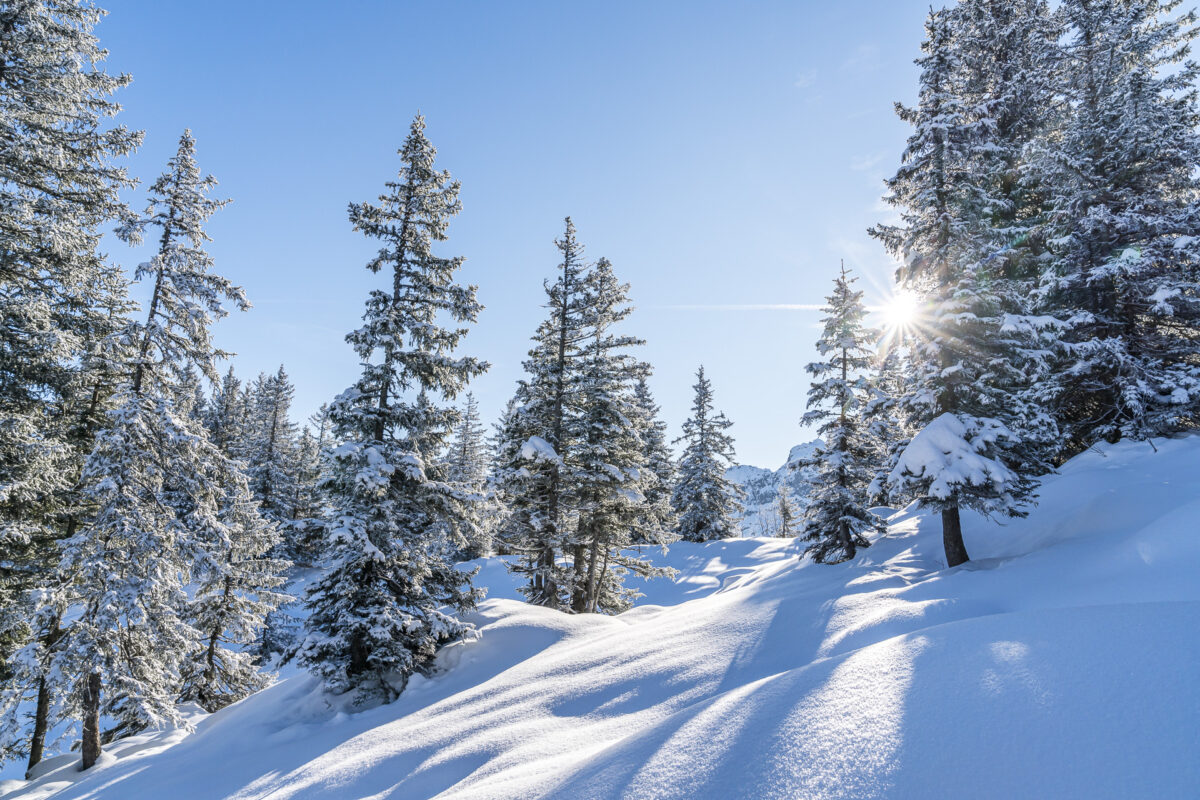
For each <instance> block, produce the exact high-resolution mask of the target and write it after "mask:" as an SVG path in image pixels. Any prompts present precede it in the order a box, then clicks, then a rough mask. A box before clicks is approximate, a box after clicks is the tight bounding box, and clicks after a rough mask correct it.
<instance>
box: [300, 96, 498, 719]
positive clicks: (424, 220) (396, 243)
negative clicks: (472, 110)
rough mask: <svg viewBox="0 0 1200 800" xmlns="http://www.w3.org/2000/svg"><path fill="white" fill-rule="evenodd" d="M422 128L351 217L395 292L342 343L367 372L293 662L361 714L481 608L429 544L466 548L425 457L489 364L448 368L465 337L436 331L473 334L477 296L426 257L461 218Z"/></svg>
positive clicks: (339, 453)
mask: <svg viewBox="0 0 1200 800" xmlns="http://www.w3.org/2000/svg"><path fill="white" fill-rule="evenodd" d="M424 130H425V120H424V118H422V117H421V116H419V115H418V116H417V117H416V118H415V119H414V120H413V123H412V126H411V128H410V131H409V134H408V137H407V138H406V139H405V141H404V144H403V146H402V148H401V149H400V157H401V160H402V167H401V169H400V174H399V177H398V179H397V180H395V181H391V182H389V183H388V184H387V193H386V194H384V195H382V196H381V197H380V199H379V203H378V204H377V205H376V204H371V203H362V204H357V203H356V204H351V206H350V221H351V223H352V224H353V226H354V228H355V229H356V230H359V231H361V232H362V233H363V234H365V235H366V236H369V237H371V238H373V239H378V240H380V241H381V244H382V246H381V248H380V250H379V252H378V254H377V255H376V256H375V257H374V258H373V259H371V261H370V262H368V264H367V268H368V269H369V270H370V271H371V272H373V273H378V272H380V271H385V274H387V275H388V277H389V278H390V280H389V284H390V288H389V290H387V291H384V290H373V291H372V292H371V294H370V297H369V298H368V300H367V307H366V313H365V315H364V325H363V326H362V327H361V328H359V329H358V330H356V331H353V332H352V333H350V334H349V335H348V336H347V341H349V342H350V344H351V345H352V346H353V347H354V349H355V351H356V352H357V353H358V356H359V358H360V359H361V360H362V364H363V372H362V376H361V377H360V378H359V379H358V381H357V382H356V383H355V384H354V385H353V386H352V387H350V388H349V389H348V390H346V391H345V392H343V393H342V394H341V395H340V396H339V397H338V398H337V399H336V400H335V401H334V403H333V405H332V406H331V407H330V413H329V416H330V420H331V421H332V423H333V426H334V432H335V435H336V437H337V438H338V439H339V440H340V442H341V444H340V445H339V446H338V447H337V449H336V450H335V451H334V453H333V464H332V465H331V471H330V475H329V477H328V478H327V480H326V481H325V484H324V489H325V491H326V492H328V495H329V500H330V503H331V505H332V510H331V519H330V520H329V523H328V526H327V534H326V547H327V552H328V557H329V558H330V559H331V561H332V569H331V570H330V571H329V572H328V573H327V574H326V575H325V577H323V578H322V579H321V580H320V581H319V582H318V583H317V584H316V585H315V586H314V587H313V588H312V589H311V590H310V592H309V595H308V600H307V607H308V609H309V616H308V619H307V620H306V622H305V635H304V639H303V640H302V641H301V642H300V643H299V645H298V646H297V648H296V649H295V651H294V654H295V656H296V657H297V658H298V660H299V662H300V663H301V664H302V665H304V666H306V667H308V668H309V669H310V670H311V671H312V672H313V673H314V674H315V675H317V676H318V677H320V678H321V679H322V680H323V681H324V683H325V686H326V687H327V688H328V689H329V690H330V691H333V692H336V693H343V692H347V691H351V690H353V691H355V692H356V693H357V695H356V697H357V699H358V700H359V701H362V702H366V701H369V700H373V699H379V700H383V701H390V700H392V699H394V698H395V697H396V696H397V695H398V694H399V692H400V691H402V690H403V687H404V685H405V684H406V682H407V680H408V677H409V676H410V675H411V674H412V673H414V672H427V671H428V670H429V669H430V668H431V667H432V663H433V657H434V656H435V655H436V653H437V651H438V650H439V649H440V648H441V646H442V645H444V644H446V643H448V642H451V641H455V640H457V639H461V638H463V637H464V636H468V635H470V634H471V631H472V627H471V625H470V624H468V623H466V622H464V621H462V620H461V619H460V618H459V617H457V616H456V615H455V614H456V612H463V611H466V610H468V609H470V608H471V607H472V606H473V605H474V601H475V599H476V592H475V591H474V590H473V589H471V587H470V583H469V576H468V575H467V574H466V573H463V572H461V571H459V570H457V569H455V568H454V566H453V564H452V563H451V562H450V560H449V558H448V554H446V553H445V552H444V551H442V550H441V549H439V548H438V547H436V546H435V545H436V544H437V542H436V541H433V539H434V538H435V537H436V536H437V535H438V534H437V532H438V531H443V530H445V531H450V532H451V533H453V534H454V535H458V536H461V535H462V534H463V532H464V530H465V529H467V528H468V527H469V526H470V524H471V522H470V515H469V512H468V511H467V509H465V508H464V503H465V502H467V500H466V499H465V498H464V496H463V495H462V493H461V492H459V491H457V490H456V489H454V488H453V487H452V486H450V485H449V484H448V483H447V482H446V481H445V475H444V469H443V468H442V465H441V463H440V461H439V460H437V459H431V458H430V452H431V449H434V448H436V449H437V450H438V451H439V452H440V450H441V448H444V442H445V439H446V437H447V436H448V435H449V433H450V431H451V430H452V428H453V426H454V425H455V423H456V422H457V421H458V417H457V412H456V411H455V410H454V409H453V408H451V407H448V406H443V405H440V402H441V400H443V399H446V400H449V399H453V397H454V396H455V395H456V394H457V393H458V392H459V391H461V390H462V388H463V386H464V384H466V382H467V381H468V380H469V379H470V378H472V377H474V376H476V375H478V374H480V373H481V372H483V371H484V370H485V369H486V368H487V365H486V364H485V363H483V362H480V361H478V360H476V359H474V358H470V357H457V356H455V355H454V350H455V348H456V347H457V346H458V344H459V342H460V341H461V340H462V338H463V336H464V335H465V334H466V328H465V327H445V326H444V325H443V324H442V323H441V322H440V320H441V319H445V318H449V319H451V320H453V322H454V323H456V324H458V325H462V324H464V323H469V322H473V321H474V319H475V317H476V315H477V314H478V312H479V309H480V305H479V303H478V302H477V301H476V299H475V288H474V287H473V286H463V285H461V284H459V283H456V282H455V277H456V273H457V272H458V270H459V268H460V267H461V265H462V259H461V258H444V257H440V256H437V255H435V254H434V253H433V251H432V247H433V245H434V243H435V242H441V241H444V240H445V239H446V227H447V224H448V223H449V221H450V218H451V217H452V216H454V215H455V214H457V213H458V211H459V208H460V205H459V200H458V191H459V184H458V182H457V181H454V180H452V179H451V178H450V175H449V173H447V172H445V171H441V170H437V169H435V167H434V156H435V154H436V150H435V149H434V147H433V145H432V144H430V142H429V140H428V139H427V138H426V137H425V133H424ZM413 391H416V392H417V393H418V397H416V398H413V397H412V396H411V393H412V392H413Z"/></svg>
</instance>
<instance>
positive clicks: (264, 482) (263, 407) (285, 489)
mask: <svg viewBox="0 0 1200 800" xmlns="http://www.w3.org/2000/svg"><path fill="white" fill-rule="evenodd" d="M294 394H295V388H294V387H293V386H292V383H291V380H290V379H289V378H288V375H287V372H286V371H284V368H283V366H282V365H281V366H280V367H279V371H278V372H276V373H275V374H274V375H262V376H259V379H258V380H257V381H256V382H255V385H254V394H253V397H252V399H251V408H250V415H249V424H248V428H249V430H248V432H247V435H246V437H245V440H244V443H243V445H242V447H241V448H240V450H241V456H242V458H243V459H245V463H246V469H247V477H248V478H249V482H250V491H251V492H252V493H253V495H254V499H255V500H256V501H257V502H258V505H259V510H260V512H261V513H262V515H263V516H264V517H265V518H266V519H267V520H268V521H270V522H271V523H272V524H273V525H275V526H276V527H277V528H279V530H280V532H281V534H282V536H283V542H282V549H281V552H282V554H283V555H284V556H285V557H287V558H289V559H290V558H291V557H292V555H293V550H294V549H295V548H294V547H293V545H294V539H295V537H294V536H293V531H292V523H293V522H294V521H295V517H296V513H295V512H296V508H295V499H296V481H297V478H298V475H297V473H298V471H299V463H298V459H297V453H296V436H297V434H296V424H295V423H294V422H292V420H291V417H290V416H289V412H290V411H291V406H292V397H293V395H294Z"/></svg>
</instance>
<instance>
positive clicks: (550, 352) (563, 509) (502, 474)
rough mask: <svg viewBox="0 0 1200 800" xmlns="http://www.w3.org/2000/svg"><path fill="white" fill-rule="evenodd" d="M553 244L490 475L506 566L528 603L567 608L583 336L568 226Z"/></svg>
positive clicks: (579, 267) (583, 267)
mask: <svg viewBox="0 0 1200 800" xmlns="http://www.w3.org/2000/svg"><path fill="white" fill-rule="evenodd" d="M565 222H566V231H565V233H564V234H563V238H562V239H558V240H556V241H555V246H556V247H557V248H558V250H559V252H560V253H561V254H562V262H561V263H560V264H559V268H558V277H557V278H556V279H555V280H554V282H553V283H551V282H549V281H547V282H546V283H545V290H546V297H547V304H546V305H547V308H548V309H549V312H550V313H549V317H548V318H547V319H546V320H545V321H544V322H542V324H541V325H539V326H538V329H537V331H536V332H535V333H534V336H533V341H534V346H533V349H531V350H530V351H529V357H528V358H527V359H526V360H525V362H524V364H523V366H524V368H525V373H526V377H525V378H524V379H523V380H522V381H521V382H520V383H519V384H518V386H517V392H516V395H515V397H514V405H513V409H512V413H511V414H509V415H507V419H506V420H505V426H504V430H503V431H502V432H501V434H500V436H499V439H500V441H499V447H498V450H497V456H496V459H497V460H496V464H497V468H496V470H495V480H496V483H497V484H498V486H499V489H500V492H501V494H502V497H503V500H504V503H505V505H506V508H507V511H508V514H507V517H506V519H505V521H504V522H503V524H502V526H501V530H500V533H501V536H502V539H503V544H504V547H505V549H507V550H508V551H510V552H513V553H517V554H520V556H521V558H520V559H519V560H517V561H516V562H510V564H509V569H510V570H512V571H513V572H514V573H516V574H518V575H522V576H526V577H528V579H529V584H528V585H527V586H526V587H525V588H524V589H523V590H522V591H523V592H524V593H525V596H526V597H527V598H528V599H529V602H531V603H534V604H537V605H543V606H547V607H550V608H564V607H567V608H569V607H570V604H571V597H570V594H569V586H568V584H569V583H570V580H571V577H570V573H569V572H568V571H567V570H566V569H565V568H564V567H563V565H562V564H560V563H559V560H558V557H559V556H560V555H562V554H563V551H562V548H563V546H564V544H565V543H566V542H567V541H568V539H569V537H570V536H571V531H572V528H573V526H574V519H572V513H571V511H572V509H574V508H575V507H576V505H577V498H576V497H575V495H574V488H575V482H574V480H573V477H572V470H573V469H574V468H575V466H574V463H573V456H574V453H575V451H576V449H577V445H578V441H579V439H580V433H581V432H580V430H579V428H578V424H577V420H578V416H579V415H578V405H579V401H580V386H579V385H580V381H581V373H582V370H583V367H584V361H583V358H584V356H583V348H584V347H585V346H586V345H587V343H588V340H589V332H588V330H587V319H586V315H587V311H588V306H589V303H590V299H589V297H588V292H587V282H586V274H587V263H586V262H585V261H584V256H583V245H582V244H580V242H579V240H578V239H577V238H576V236H575V225H574V224H573V223H572V222H571V218H570V217H567V218H566V221H565Z"/></svg>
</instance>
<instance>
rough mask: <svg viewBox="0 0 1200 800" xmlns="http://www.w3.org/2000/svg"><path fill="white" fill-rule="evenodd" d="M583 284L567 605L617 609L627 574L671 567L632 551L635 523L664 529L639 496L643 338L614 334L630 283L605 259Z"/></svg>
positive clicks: (647, 533)
mask: <svg viewBox="0 0 1200 800" xmlns="http://www.w3.org/2000/svg"><path fill="white" fill-rule="evenodd" d="M587 287H588V290H587V294H588V300H589V302H588V307H587V310H586V313H585V315H584V319H585V327H586V329H587V330H588V332H589V334H590V340H589V341H588V342H587V344H586V345H585V346H584V348H583V362H584V365H585V366H584V372H583V375H582V376H581V378H582V380H581V381H580V388H579V408H580V419H579V423H580V424H579V428H580V430H581V434H580V437H579V442H578V454H577V457H576V459H575V464H576V468H575V469H574V470H573V473H572V479H573V482H574V483H575V486H576V489H575V491H574V492H573V495H574V496H575V497H577V498H578V500H579V513H578V518H577V523H576V526H575V530H574V532H573V534H574V535H573V538H572V541H571V543H570V546H569V548H568V549H569V550H570V551H571V553H572V555H573V557H574V558H573V569H572V574H571V609H572V611H575V612H576V613H581V612H593V613H594V612H596V611H606V612H609V613H618V612H620V611H623V610H624V609H626V608H628V607H629V606H630V605H631V603H632V601H633V599H634V597H635V596H636V595H635V593H633V592H631V591H629V590H627V589H625V588H624V585H623V578H624V576H625V575H626V574H627V573H629V572H633V573H635V574H638V575H641V576H643V577H657V576H659V575H665V574H669V571H665V570H661V569H656V568H654V567H653V566H652V565H651V564H650V563H649V562H647V561H645V560H644V559H643V558H641V557H640V554H636V553H634V552H633V550H632V546H633V545H634V544H635V542H634V538H635V531H637V530H638V529H639V528H642V529H643V530H642V533H641V536H643V537H645V538H648V539H653V540H661V539H662V538H663V537H664V534H663V532H662V531H659V530H657V529H655V528H654V526H655V525H656V523H657V522H658V520H657V519H656V517H655V514H654V513H653V509H651V508H649V507H648V504H647V502H646V497H645V494H644V493H643V488H644V487H645V486H648V485H653V481H654V478H655V476H654V474H653V473H652V472H650V470H649V469H647V465H646V456H645V449H646V445H645V442H643V440H642V438H641V436H640V434H641V432H642V431H641V430H640V429H639V428H638V425H637V423H636V422H635V420H636V419H637V411H636V410H635V402H636V401H635V397H634V395H633V385H634V381H636V380H637V379H638V378H639V377H641V376H643V375H644V372H645V370H646V366H645V365H644V364H642V363H641V362H639V361H637V360H636V359H635V358H634V357H633V356H632V354H630V353H629V352H628V350H629V349H630V348H632V347H636V346H640V345H642V344H644V342H643V341H642V340H641V339H638V338H635V337H633V336H628V335H622V334H618V333H616V332H615V331H614V328H615V327H616V326H617V325H619V324H620V323H621V322H622V321H623V320H625V319H626V318H627V317H628V316H629V315H630V314H631V313H632V311H633V307H632V306H631V305H630V304H629V299H628V293H629V285H628V284H623V283H621V282H619V281H618V280H617V278H616V275H615V274H614V273H613V269H612V264H611V263H610V262H609V261H608V260H607V259H604V258H602V259H600V260H599V261H598V262H596V265H595V267H594V268H593V269H592V270H591V271H590V272H589V273H588V275H587ZM646 527H649V528H650V529H649V530H646V529H645V528H646Z"/></svg>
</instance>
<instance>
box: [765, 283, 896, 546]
mask: <svg viewBox="0 0 1200 800" xmlns="http://www.w3.org/2000/svg"><path fill="white" fill-rule="evenodd" d="M854 282H855V279H854V278H853V277H851V276H850V275H849V273H847V271H846V268H845V266H844V265H843V267H842V272H841V274H840V275H839V276H838V277H837V278H836V279H835V281H834V286H833V294H831V295H829V297H828V298H826V304H825V309H824V311H825V319H824V329H823V330H822V332H821V338H820V339H818V340H817V354H818V355H820V356H822V358H823V360H821V361H815V362H813V363H811V364H809V365H808V366H806V367H805V368H804V369H805V371H806V372H807V373H808V374H809V375H811V376H812V377H813V382H812V385H811V386H810V387H809V390H808V409H809V410H808V412H807V413H806V414H805V415H804V424H806V425H809V424H813V423H817V424H818V428H817V431H818V433H819V434H820V435H821V438H822V441H821V443H820V444H819V445H818V446H817V447H816V448H815V449H814V450H813V454H812V457H811V458H809V459H805V460H803V461H800V462H797V464H798V466H811V467H815V468H816V478H815V480H814V481H813V488H812V493H811V494H810V496H809V498H808V505H807V506H806V508H805V510H804V518H803V522H802V536H803V538H804V539H805V540H806V541H809V542H811V544H810V545H809V546H808V548H807V551H806V552H808V553H809V554H810V555H811V556H812V558H813V561H816V562H817V563H820V564H836V563H838V562H841V561H847V560H849V559H852V558H854V555H855V553H856V552H857V551H858V549H859V548H860V547H868V546H870V544H871V542H870V540H869V539H867V537H866V535H865V534H866V533H867V532H868V531H882V530H883V526H882V523H881V521H880V519H879V518H878V517H876V516H875V515H874V514H872V513H871V512H870V511H869V510H867V507H868V505H869V499H868V491H867V489H868V486H869V484H870V482H871V478H872V475H873V472H872V469H871V465H872V459H873V457H874V456H875V453H874V452H873V447H872V445H873V442H872V441H871V438H870V436H869V434H868V431H867V427H866V423H865V422H864V420H863V411H864V408H865V405H866V402H867V401H868V399H869V387H868V383H867V381H868V375H867V373H868V370H869V369H870V366H871V363H872V361H873V359H874V355H875V353H874V343H875V340H876V339H877V338H878V337H877V335H876V333H875V331H873V330H871V329H869V328H867V327H866V325H865V324H864V323H863V319H864V318H865V317H866V313H867V312H866V308H865V307H864V306H863V301H862V292H861V291H858V290H856V289H855V288H854ZM783 502H784V501H783V500H781V504H782V503H783ZM783 516H784V515H783V512H782V510H781V513H780V517H781V520H782V518H783Z"/></svg>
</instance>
